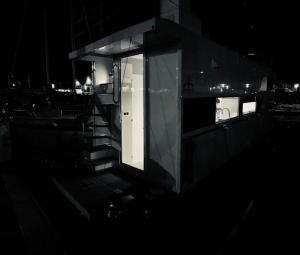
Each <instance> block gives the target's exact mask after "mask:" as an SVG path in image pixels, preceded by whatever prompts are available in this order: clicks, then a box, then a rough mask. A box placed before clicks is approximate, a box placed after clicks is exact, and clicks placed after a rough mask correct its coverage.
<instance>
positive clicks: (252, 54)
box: [248, 52, 256, 56]
mask: <svg viewBox="0 0 300 255" xmlns="http://www.w3.org/2000/svg"><path fill="white" fill-rule="evenodd" d="M248 56H256V54H255V53H254V52H249V53H248Z"/></svg>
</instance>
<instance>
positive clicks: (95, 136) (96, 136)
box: [84, 134, 113, 139]
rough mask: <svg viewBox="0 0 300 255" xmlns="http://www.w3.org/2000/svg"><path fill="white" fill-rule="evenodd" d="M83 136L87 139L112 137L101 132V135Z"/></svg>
mask: <svg viewBox="0 0 300 255" xmlns="http://www.w3.org/2000/svg"><path fill="white" fill-rule="evenodd" d="M84 138H87V139H102V138H113V137H112V136H111V135H107V134H103V135H99V134H97V135H85V136H84Z"/></svg>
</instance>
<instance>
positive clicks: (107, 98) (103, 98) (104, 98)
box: [96, 94, 115, 105]
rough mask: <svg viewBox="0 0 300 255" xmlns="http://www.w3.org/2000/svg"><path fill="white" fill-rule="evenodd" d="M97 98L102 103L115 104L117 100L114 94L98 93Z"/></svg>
mask: <svg viewBox="0 0 300 255" xmlns="http://www.w3.org/2000/svg"><path fill="white" fill-rule="evenodd" d="M96 100H97V101H98V102H99V103H100V104H101V105H111V104H115V102H114V101H113V94H96Z"/></svg>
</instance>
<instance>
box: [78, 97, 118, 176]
mask: <svg viewBox="0 0 300 255" xmlns="http://www.w3.org/2000/svg"><path fill="white" fill-rule="evenodd" d="M113 104H114V102H113V99H112V94H96V95H95V105H94V109H93V112H92V114H91V116H90V118H89V121H88V123H87V127H86V130H85V132H84V139H85V143H86V145H87V146H86V148H87V149H86V150H85V152H84V155H85V163H86V165H87V166H88V167H89V168H90V169H91V170H92V171H93V172H98V171H103V170H106V169H109V168H113V167H116V166H118V164H119V160H118V158H119V150H120V145H119V142H118V141H117V139H116V138H115V137H114V136H113V135H112V132H111V123H110V106H111V105H113Z"/></svg>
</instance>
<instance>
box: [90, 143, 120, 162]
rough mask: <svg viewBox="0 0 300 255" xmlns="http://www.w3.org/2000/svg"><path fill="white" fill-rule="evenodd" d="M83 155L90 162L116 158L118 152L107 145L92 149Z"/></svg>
mask: <svg viewBox="0 0 300 255" xmlns="http://www.w3.org/2000/svg"><path fill="white" fill-rule="evenodd" d="M85 154H86V156H87V158H89V159H90V160H96V159H104V158H112V157H115V158H116V157H118V152H117V151H116V150H115V149H114V148H113V147H112V146H111V145H107V144H103V145H101V146H95V147H92V149H91V150H90V151H86V152H85Z"/></svg>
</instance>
